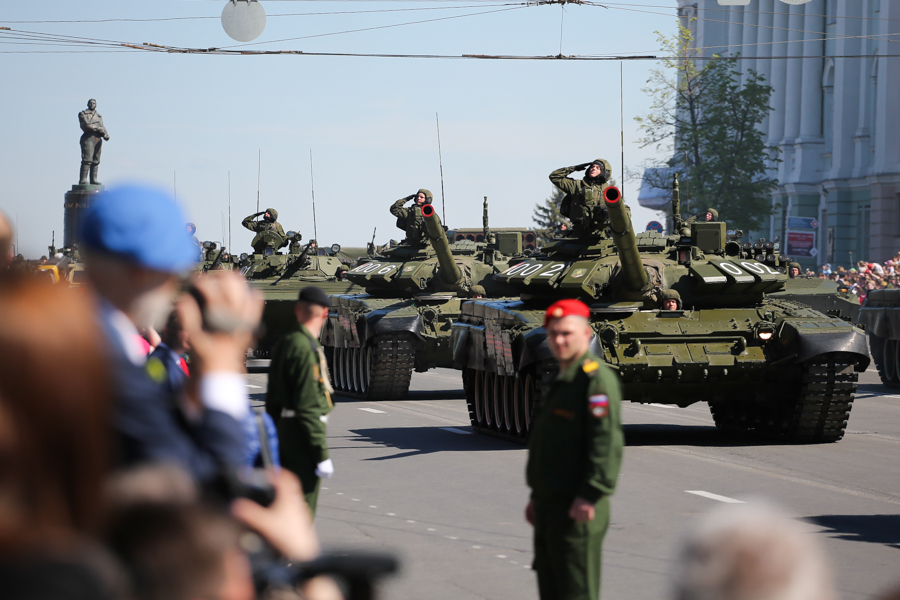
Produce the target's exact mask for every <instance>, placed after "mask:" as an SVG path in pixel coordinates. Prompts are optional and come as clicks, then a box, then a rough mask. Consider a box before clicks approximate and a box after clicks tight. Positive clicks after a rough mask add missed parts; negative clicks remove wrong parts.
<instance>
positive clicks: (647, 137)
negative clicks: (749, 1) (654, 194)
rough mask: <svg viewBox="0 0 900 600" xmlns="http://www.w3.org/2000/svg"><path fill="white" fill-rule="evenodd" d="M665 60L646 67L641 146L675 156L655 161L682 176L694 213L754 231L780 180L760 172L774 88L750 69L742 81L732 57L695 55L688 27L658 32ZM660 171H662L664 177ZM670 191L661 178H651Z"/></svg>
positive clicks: (766, 153)
mask: <svg viewBox="0 0 900 600" xmlns="http://www.w3.org/2000/svg"><path fill="white" fill-rule="evenodd" d="M657 35H658V39H659V42H660V45H661V46H662V50H663V51H664V52H665V53H666V54H667V55H668V56H669V57H671V58H667V59H664V60H663V61H662V65H661V66H660V68H658V69H656V70H654V71H652V73H651V77H650V79H649V81H648V84H647V88H646V89H645V91H646V92H647V93H648V94H650V96H651V97H652V99H653V102H652V104H651V107H650V112H649V114H647V115H645V116H643V117H637V118H636V120H637V122H638V123H639V124H640V128H641V129H642V130H643V137H642V138H641V139H640V140H639V143H640V144H641V146H642V147H646V146H649V145H656V147H657V149H660V150H664V151H667V152H670V153H671V154H672V156H673V158H672V159H671V160H669V161H667V162H665V163H657V164H656V165H655V166H660V167H662V166H666V167H675V168H676V169H678V170H679V171H680V172H681V173H682V186H681V190H682V198H684V197H685V196H687V198H688V199H689V202H690V206H691V208H692V209H693V211H694V212H696V211H705V210H706V208H707V207H712V208H715V209H717V210H718V211H719V218H720V219H721V220H725V221H728V222H729V223H731V224H733V225H734V226H735V227H739V228H742V229H748V230H759V229H761V228H762V227H763V225H764V223H765V221H766V220H767V219H768V217H769V215H770V214H771V212H772V207H771V196H770V194H771V192H772V190H773V189H775V187H776V186H777V185H778V181H777V180H775V179H772V178H769V177H767V176H766V160H767V158H770V157H771V158H772V159H775V160H778V159H777V156H772V154H771V153H772V152H777V151H778V150H777V149H774V148H769V147H768V146H767V145H766V142H765V136H764V135H763V132H762V130H761V128H760V124H761V123H762V122H763V120H764V119H765V117H766V115H767V114H768V112H769V111H770V110H772V108H771V107H770V106H769V97H770V96H771V94H772V88H771V86H769V85H766V83H765V78H764V77H762V76H761V75H759V74H758V73H756V71H754V70H752V69H750V70H748V71H747V73H746V80H745V82H744V84H743V85H742V84H741V73H740V71H739V70H738V66H737V60H736V59H735V58H723V57H719V56H714V57H713V58H712V59H711V60H702V59H700V58H699V52H698V51H697V49H696V48H695V45H694V38H693V35H692V34H691V32H690V30H689V29H687V28H685V27H682V26H680V25H679V31H678V34H677V35H676V36H673V37H667V36H665V35H662V34H660V33H659V32H657ZM662 177H663V176H660V179H662ZM648 178H649V180H650V183H651V184H652V185H654V186H655V187H659V188H662V189H669V188H670V187H671V181H670V180H669V179H670V177H668V176H666V177H665V178H666V179H667V181H662V180H661V181H659V182H656V181H653V174H652V172H651V173H649V174H648Z"/></svg>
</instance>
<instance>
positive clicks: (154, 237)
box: [81, 184, 197, 273]
mask: <svg viewBox="0 0 900 600" xmlns="http://www.w3.org/2000/svg"><path fill="white" fill-rule="evenodd" d="M185 222H186V219H185V218H184V214H183V213H182V211H181V208H180V207H179V206H178V204H176V203H175V200H174V199H173V198H172V197H171V196H170V195H169V194H167V193H166V192H163V191H161V190H158V189H156V188H152V187H148V186H146V185H140V184H127V185H121V186H117V187H113V188H110V189H109V190H106V191H103V192H100V193H99V194H98V195H97V198H96V200H94V201H93V203H92V204H91V206H90V208H88V209H87V211H86V212H85V215H84V219H83V220H82V222H81V243H82V245H83V247H84V248H86V249H87V250H89V251H93V252H98V253H103V254H109V255H112V256H116V257H118V258H122V259H124V260H126V261H128V262H131V263H133V264H135V265H137V266H140V267H144V268H147V269H153V270H155V271H162V272H165V273H181V272H183V271H186V270H188V269H190V268H191V267H192V266H194V264H195V263H196V262H197V247H196V246H195V245H194V243H193V242H192V241H191V234H190V233H188V231H187V229H186V228H185V226H184V224H185Z"/></svg>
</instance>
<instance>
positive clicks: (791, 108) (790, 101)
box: [781, 6, 803, 144]
mask: <svg viewBox="0 0 900 600" xmlns="http://www.w3.org/2000/svg"><path fill="white" fill-rule="evenodd" d="M788 10H789V14H790V19H789V20H788V28H789V29H790V31H788V44H787V51H786V52H785V53H784V54H783V56H789V57H790V58H788V59H787V60H786V62H787V80H786V83H787V85H786V88H785V100H784V103H785V116H784V139H783V140H782V141H781V143H782V144H793V143H794V141H795V140H796V139H797V137H798V136H799V135H800V112H801V110H800V108H801V106H802V103H803V100H802V91H803V61H802V60H801V59H800V58H797V57H800V56H803V6H791V7H790V8H789V9H788Z"/></svg>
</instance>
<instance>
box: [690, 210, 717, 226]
mask: <svg viewBox="0 0 900 600" xmlns="http://www.w3.org/2000/svg"><path fill="white" fill-rule="evenodd" d="M718 220H719V211H717V210H716V209H714V208H707V209H706V212H703V213H700V214H699V215H695V216H693V217H691V218H690V219H688V220H687V222H688V223H697V222H701V223H714V222H716V221H718Z"/></svg>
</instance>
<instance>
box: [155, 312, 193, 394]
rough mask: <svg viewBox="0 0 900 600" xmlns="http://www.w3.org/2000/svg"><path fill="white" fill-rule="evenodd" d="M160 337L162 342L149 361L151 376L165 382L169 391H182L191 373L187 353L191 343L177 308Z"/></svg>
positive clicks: (170, 315)
mask: <svg viewBox="0 0 900 600" xmlns="http://www.w3.org/2000/svg"><path fill="white" fill-rule="evenodd" d="M159 337H160V342H159V344H157V346H156V349H155V350H153V352H152V353H151V354H150V358H149V359H148V361H147V370H148V372H149V373H150V376H151V377H153V378H154V379H156V380H157V381H162V382H163V387H165V389H166V391H167V392H169V393H170V394H177V393H180V392H181V391H182V390H183V389H184V388H185V386H186V385H187V381H188V376H189V375H190V370H189V369H188V364H187V360H185V355H186V354H187V353H188V352H189V351H190V349H191V343H190V337H189V336H188V334H187V331H185V329H184V325H183V324H182V323H181V315H180V314H179V313H178V311H177V310H173V311H172V312H171V313H170V314H169V318H168V320H167V321H166V325H165V327H163V328H162V330H161V331H160V334H159Z"/></svg>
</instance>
